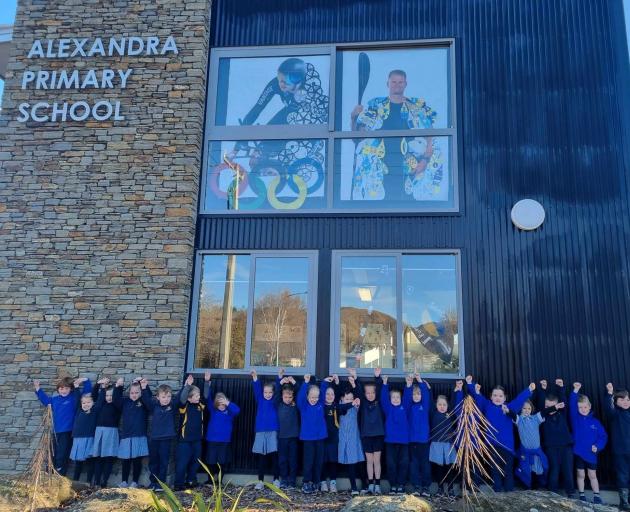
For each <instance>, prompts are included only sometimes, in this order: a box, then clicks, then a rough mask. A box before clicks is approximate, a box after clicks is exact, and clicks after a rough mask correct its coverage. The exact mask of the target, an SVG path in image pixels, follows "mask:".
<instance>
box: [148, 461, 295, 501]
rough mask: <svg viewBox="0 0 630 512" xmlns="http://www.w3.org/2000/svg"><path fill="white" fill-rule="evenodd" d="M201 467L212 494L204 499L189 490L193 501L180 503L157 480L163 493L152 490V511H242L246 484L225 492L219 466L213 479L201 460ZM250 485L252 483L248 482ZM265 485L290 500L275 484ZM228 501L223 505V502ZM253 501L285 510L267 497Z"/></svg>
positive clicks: (164, 485)
mask: <svg viewBox="0 0 630 512" xmlns="http://www.w3.org/2000/svg"><path fill="white" fill-rule="evenodd" d="M199 462H200V464H201V467H202V468H203V469H204V471H205V472H206V473H208V477H209V478H210V479H211V480H212V495H211V496H210V497H209V498H208V500H207V501H206V500H205V499H204V497H203V495H202V494H201V493H200V492H195V491H191V492H190V494H192V498H193V503H192V505H191V506H190V507H188V508H187V507H185V506H184V505H182V503H181V501H179V499H178V498H177V496H175V493H174V492H173V491H172V490H171V488H170V487H169V486H168V485H166V484H165V483H164V482H160V481H159V480H158V482H159V484H160V486H161V487H162V490H163V491H164V495H163V496H160V497H158V496H157V495H156V494H155V493H154V492H153V491H151V496H152V497H153V503H154V505H153V511H154V512H242V511H244V510H245V509H244V508H242V507H239V504H240V501H241V497H242V496H243V492H244V491H245V489H246V488H247V485H246V486H244V487H242V488H241V490H240V491H239V493H238V494H237V495H236V496H235V497H233V496H230V494H228V493H227V491H226V489H227V486H228V484H225V485H223V482H222V475H221V468H219V476H218V480H217V481H215V479H214V477H213V476H212V473H211V472H210V470H209V469H208V466H206V465H205V464H204V463H203V462H201V461H199ZM248 485H252V484H248ZM265 486H266V487H267V488H268V489H271V490H272V491H273V492H274V493H275V494H276V495H277V496H278V497H279V498H282V500H284V501H285V502H287V503H290V502H291V499H290V498H289V497H288V496H287V495H286V494H285V493H284V492H282V491H281V490H280V489H278V488H277V487H276V486H275V485H273V484H269V483H267V482H265ZM224 501H225V502H227V503H229V504H228V505H224V504H223V502H224ZM254 503H258V504H267V505H272V506H273V507H274V508H275V509H277V510H284V511H287V508H286V507H285V506H284V505H283V504H282V503H280V502H279V501H274V500H271V499H268V498H257V499H256V501H255V502H254Z"/></svg>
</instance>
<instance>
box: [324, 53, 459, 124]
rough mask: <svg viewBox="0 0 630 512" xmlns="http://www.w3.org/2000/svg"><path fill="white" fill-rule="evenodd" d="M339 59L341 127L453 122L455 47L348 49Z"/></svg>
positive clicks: (338, 119)
mask: <svg viewBox="0 0 630 512" xmlns="http://www.w3.org/2000/svg"><path fill="white" fill-rule="evenodd" d="M337 59H338V60H339V59H341V66H340V67H341V70H342V71H341V76H339V77H338V78H337V95H338V96H341V108H339V104H338V103H337V105H338V107H337V113H336V116H337V120H336V121H337V127H338V128H339V127H340V128H341V130H343V131H349V130H361V131H375V130H388V129H408V128H409V129H411V128H448V127H449V126H450V124H451V123H450V120H449V117H450V111H449V102H450V93H451V91H450V81H449V72H448V69H449V49H447V48H407V49H392V50H351V51H350V50H347V51H342V52H339V53H338V54H337ZM338 69H339V66H338ZM340 86H341V87H340ZM340 89H341V91H340Z"/></svg>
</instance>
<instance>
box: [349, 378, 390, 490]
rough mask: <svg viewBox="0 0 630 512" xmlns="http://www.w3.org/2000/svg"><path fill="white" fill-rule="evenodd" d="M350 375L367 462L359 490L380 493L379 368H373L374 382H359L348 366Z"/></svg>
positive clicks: (382, 425)
mask: <svg viewBox="0 0 630 512" xmlns="http://www.w3.org/2000/svg"><path fill="white" fill-rule="evenodd" d="M348 373H349V374H350V377H352V378H353V379H354V382H355V384H356V387H355V395H356V396H357V398H359V400H360V402H361V405H360V407H359V432H360V433H361V445H362V446H363V452H364V453H365V459H366V462H367V468H366V469H367V477H368V486H367V489H364V490H362V491H361V492H368V493H370V494H381V453H382V451H383V446H384V441H383V439H384V436H385V422H384V418H383V410H382V409H381V405H380V401H379V397H380V392H381V390H380V386H381V379H380V378H379V377H380V375H381V369H380V368H376V369H375V370H374V378H375V379H376V381H375V382H367V383H366V384H365V385H363V384H362V383H361V381H360V380H359V378H358V377H357V371H356V369H354V368H348Z"/></svg>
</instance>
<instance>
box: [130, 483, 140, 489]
mask: <svg viewBox="0 0 630 512" xmlns="http://www.w3.org/2000/svg"><path fill="white" fill-rule="evenodd" d="M129 488H130V489H137V488H138V484H137V483H136V482H131V483H130V484H129Z"/></svg>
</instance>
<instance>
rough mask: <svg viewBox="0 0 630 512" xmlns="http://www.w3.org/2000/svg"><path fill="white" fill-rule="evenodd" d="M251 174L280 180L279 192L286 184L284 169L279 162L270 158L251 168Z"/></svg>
mask: <svg viewBox="0 0 630 512" xmlns="http://www.w3.org/2000/svg"><path fill="white" fill-rule="evenodd" d="M251 173H252V174H256V175H258V176H276V177H278V178H280V185H281V186H280V190H282V189H283V188H284V185H285V184H286V180H287V177H286V174H287V173H286V171H285V167H284V166H283V165H282V163H281V162H279V161H278V160H274V159H272V158H269V159H265V160H260V161H259V162H257V163H256V165H254V166H252V170H251Z"/></svg>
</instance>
